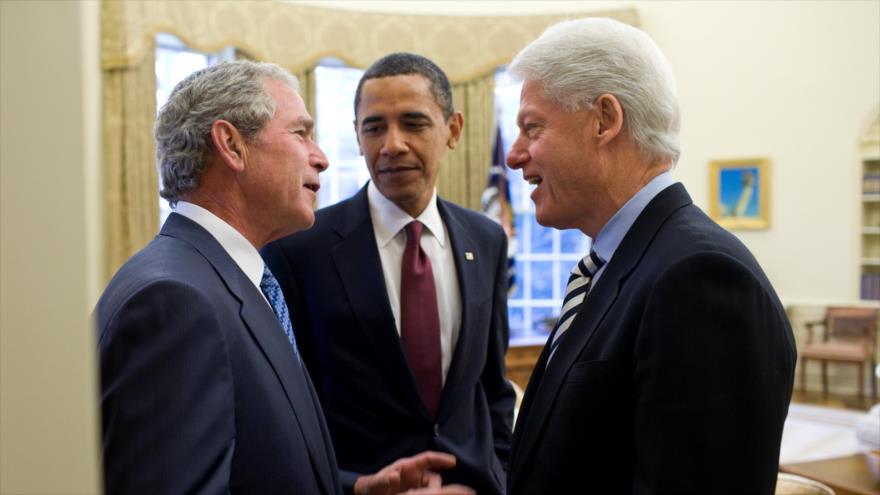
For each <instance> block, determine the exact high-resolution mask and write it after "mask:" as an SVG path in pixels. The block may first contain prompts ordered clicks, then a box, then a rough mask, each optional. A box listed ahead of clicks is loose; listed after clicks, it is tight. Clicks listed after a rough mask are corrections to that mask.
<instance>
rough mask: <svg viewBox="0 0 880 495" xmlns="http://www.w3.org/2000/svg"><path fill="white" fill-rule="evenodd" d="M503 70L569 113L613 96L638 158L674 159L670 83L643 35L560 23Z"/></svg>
mask: <svg viewBox="0 0 880 495" xmlns="http://www.w3.org/2000/svg"><path fill="white" fill-rule="evenodd" d="M508 70H509V71H510V72H511V73H512V74H514V75H515V76H518V77H520V78H523V79H531V80H535V81H537V82H538V83H539V84H540V85H541V89H542V92H543V94H544V96H545V97H547V98H549V99H551V100H552V101H554V102H556V103H557V104H559V105H561V106H562V107H564V108H566V109H567V110H569V111H572V112H573V111H577V110H582V109H589V108H591V107H592V103H593V102H594V101H595V99H596V98H597V97H599V96H600V95H602V94H605V93H608V94H612V95H614V96H615V97H616V98H617V100H618V101H619V102H620V105H621V106H622V107H623V115H624V128H625V129H627V130H628V132H629V134H630V136H631V137H632V138H633V140H634V141H635V142H636V145H637V146H638V147H639V151H640V153H641V155H642V157H643V158H645V159H647V160H649V161H653V160H657V159H659V160H672V163H675V162H677V161H678V157H679V154H680V153H681V145H680V143H679V140H678V132H679V129H680V127H681V115H680V113H679V108H678V96H677V95H676V91H675V79H674V77H673V75H672V69H671V67H670V66H669V62H668V61H667V60H666V57H664V56H663V53H662V52H661V51H660V49H659V48H658V47H657V45H656V44H655V43H654V41H653V40H652V39H651V38H650V37H649V36H648V35H647V34H646V33H645V32H644V31H641V30H639V29H636V28H634V27H632V26H628V25H626V24H623V23H621V22H618V21H615V20H612V19H605V18H588V19H578V20H572V21H565V22H560V23H559V24H555V25H553V26H550V27H549V28H547V30H546V31H544V33H543V34H542V35H541V36H540V37H539V38H538V39H537V40H535V41H534V42H532V43H531V44H529V45H528V46H527V47H525V48H524V49H523V50H522V51H521V52H520V53H519V54H518V55H517V56H516V58H514V60H513V63H512V64H511V65H510V67H509V69H508Z"/></svg>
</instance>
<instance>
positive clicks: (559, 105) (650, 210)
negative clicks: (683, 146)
mask: <svg viewBox="0 0 880 495" xmlns="http://www.w3.org/2000/svg"><path fill="white" fill-rule="evenodd" d="M510 71H511V72H512V73H513V74H514V75H517V76H519V77H521V78H522V79H523V80H524V84H523V88H522V95H521V100H520V110H519V114H518V117H517V123H518V126H519V128H520V134H519V136H518V138H517V140H516V142H515V143H514V144H513V146H512V148H511V150H510V153H509V154H508V156H507V162H508V164H509V165H510V166H511V167H513V168H516V169H522V173H523V178H524V179H525V180H527V181H529V182H530V183H531V184H534V185H535V186H536V187H535V190H534V192H533V193H532V200H533V201H534V202H535V209H536V216H537V219H538V222H539V223H541V224H542V225H546V226H551V227H554V228H558V229H570V228H576V229H579V230H581V231H582V232H584V233H585V234H586V235H588V236H590V237H591V238H592V240H593V242H592V249H591V251H590V253H589V254H587V255H586V256H585V257H584V259H583V260H582V261H581V262H579V263H578V264H577V265H576V266H575V267H574V268H573V270H572V275H571V277H570V279H569V282H568V285H567V287H566V296H565V299H564V303H563V307H562V310H561V312H560V317H559V320H558V322H557V325H556V327H555V328H554V330H553V333H552V334H551V335H550V337H549V338H548V341H547V344H546V346H545V348H544V351H543V353H542V354H541V357H540V359H539V360H538V363H537V365H536V367H535V370H534V372H533V374H532V378H531V381H530V382H529V385H528V389H527V391H526V394H525V398H524V401H523V404H522V408H521V410H520V413H519V419H518V422H517V424H516V428H515V431H514V437H513V441H512V454H511V461H510V466H509V478H508V491H509V493H511V494H533V493H603V494H604V493H614V494H621V493H673V494H685V493H708V492H711V493H748V494H761V493H766V494H770V493H773V491H774V486H775V483H776V475H777V470H778V458H779V446H780V441H781V437H782V427H783V422H784V420H785V416H786V414H787V411H788V404H789V400H790V398H791V388H792V380H793V373H794V363H795V347H794V338H793V336H792V332H791V327H790V325H789V323H788V320H787V318H786V315H785V311H784V310H783V308H782V305H781V304H780V302H779V299H778V298H777V296H776V293H775V292H774V290H773V287H772V286H771V284H770V282H769V281H768V280H767V277H766V276H765V275H764V272H763V271H762V270H761V268H760V266H759V265H758V263H757V261H755V259H754V258H753V256H752V255H751V254H750V253H749V251H748V249H746V247H745V246H744V245H743V244H742V243H740V242H739V241H738V240H737V239H736V238H735V237H734V236H733V235H731V234H730V233H728V232H726V231H725V230H723V229H722V228H721V227H719V226H718V225H717V224H715V223H714V222H713V221H712V220H710V219H709V218H708V217H707V216H706V215H705V214H704V213H703V212H702V211H701V210H700V209H699V208H698V207H696V206H695V205H693V203H692V201H691V199H690V197H689V196H688V194H687V192H686V191H685V188H684V186H682V185H681V184H680V183H677V182H676V181H675V180H674V179H673V177H672V176H671V170H672V168H673V166H674V165H675V163H676V161H677V160H678V157H679V142H678V131H679V121H680V119H679V110H678V101H677V96H676V93H675V83H674V80H673V77H672V71H671V69H670V67H669V64H668V62H667V61H666V59H665V58H664V56H663V55H662V53H661V52H660V50H659V49H658V48H657V46H656V45H655V44H654V42H653V41H652V40H651V39H650V38H649V37H648V36H647V35H646V34H645V33H644V32H642V31H640V30H638V29H635V28H633V27H630V26H627V25H625V24H622V23H619V22H617V21H613V20H610V19H582V20H575V21H567V22H563V23H560V24H557V25H555V26H552V27H551V28H549V29H548V30H547V31H546V32H545V33H544V34H542V35H541V37H540V38H539V39H538V40H536V41H534V42H533V43H531V44H530V45H529V46H527V47H526V48H525V49H523V51H522V52H520V53H519V54H518V55H517V57H516V58H515V59H514V61H513V63H512V65H511V66H510ZM720 478H723V480H721V479H720Z"/></svg>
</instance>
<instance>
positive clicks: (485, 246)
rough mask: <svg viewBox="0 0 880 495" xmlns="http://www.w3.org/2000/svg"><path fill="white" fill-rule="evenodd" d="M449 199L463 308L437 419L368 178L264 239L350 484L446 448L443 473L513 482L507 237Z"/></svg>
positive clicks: (481, 483)
mask: <svg viewBox="0 0 880 495" xmlns="http://www.w3.org/2000/svg"><path fill="white" fill-rule="evenodd" d="M438 207H439V210H440V216H441V217H442V219H443V222H444V223H445V225H446V228H447V230H448V232H449V236H450V240H451V243H452V250H453V252H454V255H455V263H456V270H457V273H458V280H459V285H460V288H461V302H462V318H461V330H460V333H459V338H458V344H457V345H456V347H455V350H454V353H453V357H452V362H451V365H450V368H449V372H448V375H447V377H446V383H445V385H444V387H443V392H442V396H441V399H440V405H439V408H438V412H437V416H438V417H437V420H436V424H435V422H434V421H432V420H431V418H430V417H429V416H428V413H427V411H426V409H425V407H424V405H423V403H422V401H421V398H420V397H419V392H418V388H417V386H416V382H415V378H413V375H412V372H411V371H410V368H409V366H408V364H407V361H406V356H405V355H404V352H403V348H402V347H401V345H400V337H399V335H398V332H397V327H396V326H395V322H394V316H393V314H392V312H391V307H390V305H389V302H388V294H387V291H386V289H385V279H384V277H383V274H382V265H381V261H380V258H379V251H378V249H377V247H376V240H375V236H374V234H373V225H372V222H371V220H370V212H369V205H368V202H367V190H366V187H364V188H363V189H361V190H360V192H358V193H357V194H356V195H355V196H353V197H352V198H350V199H348V200H346V201H343V202H341V203H338V204H336V205H333V206H330V207H328V208H325V209H322V210H320V211H318V212H317V218H316V221H315V226H314V227H313V228H312V229H309V230H307V231H303V232H299V233H297V234H294V235H292V236H289V237H287V238H284V239H281V240H279V241H276V242H274V243H270V244H269V245H268V246H266V247H265V248H264V249H263V257H264V258H265V259H266V262H267V263H268V265H269V266H270V267H271V269H272V271H273V273H275V274H276V277H277V278H278V280H279V281H280V284H281V287H282V289H283V290H284V294H285V296H286V298H287V301H288V305H289V306H290V307H291V312H292V314H293V326H294V329H295V330H294V331H295V332H296V337H297V339H298V341H299V342H300V344H301V349H302V353H303V356H304V359H305V362H306V364H307V365H308V368H309V371H310V372H311V374H312V377H313V378H314V380H315V386H316V387H317V390H318V395H319V396H320V398H321V405H322V406H323V408H324V413H325V415H326V417H327V422H328V424H329V426H330V434H331V436H332V438H333V442H334V447H335V450H336V456H337V460H338V462H339V466H340V469H342V470H343V475H342V476H343V484H344V485H345V486H346V487H347V488H348V487H350V485H351V484H352V482H353V480H354V476H355V473H365V472H367V473H368V472H373V471H376V470H378V469H380V468H382V467H383V466H385V465H386V464H389V463H390V462H393V461H394V460H395V459H397V458H399V457H402V456H409V455H413V454H416V453H418V452H420V451H422V450H425V449H435V450H440V451H444V452H449V453H451V454H453V455H455V456H456V457H457V458H458V464H457V466H456V468H455V469H453V470H451V471H447V472H444V473H443V477H444V482H457V483H463V484H466V485H469V486H472V487H473V488H475V489H477V491H478V492H479V493H481V494H497V493H503V491H504V482H505V476H506V474H505V467H506V463H507V458H508V452H509V442H510V429H511V421H512V414H513V403H514V394H513V390H512V388H511V386H510V384H509V383H508V382H507V380H506V375H505V368H504V354H505V352H506V350H507V339H508V327H507V240H506V238H505V236H504V232H503V231H502V230H501V228H500V227H499V226H498V225H497V224H496V223H494V222H492V221H491V220H489V219H488V218H486V217H485V216H484V215H481V214H479V213H476V212H473V211H470V210H466V209H464V208H461V207H459V206H456V205H454V204H452V203H449V202H446V201H443V200H439V201H438ZM466 253H470V255H467V254H466ZM345 471H350V473H346V472H345Z"/></svg>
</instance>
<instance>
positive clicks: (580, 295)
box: [547, 250, 605, 364]
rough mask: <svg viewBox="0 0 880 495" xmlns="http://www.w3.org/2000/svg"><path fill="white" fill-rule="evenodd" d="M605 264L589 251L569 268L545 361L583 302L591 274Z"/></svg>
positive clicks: (553, 350)
mask: <svg viewBox="0 0 880 495" xmlns="http://www.w3.org/2000/svg"><path fill="white" fill-rule="evenodd" d="M604 264H605V260H603V259H602V258H600V257H599V255H597V254H596V252H595V251H592V250H591V251H590V254H588V255H587V256H584V258H583V259H582V260H580V261H578V264H577V265H575V267H574V268H572V270H571V276H570V277H569V278H568V285H567V286H566V287H565V299H563V300H562V310H560V311H559V319H558V320H556V328H555V329H554V333H553V340H552V342H550V356H549V357H548V358H547V363H548V364H549V363H550V360H551V359H553V353H554V352H556V347H557V346H558V345H559V339H560V338H561V337H562V335H563V334H564V333H565V331H566V330H568V327H570V326H571V322H572V320H574V317H575V315H576V314H577V312H578V309H580V306H581V303H583V302H584V299H585V298H586V297H587V292H589V291H590V282H591V281H592V280H593V275H595V274H596V272H597V271H599V268H602V265H604Z"/></svg>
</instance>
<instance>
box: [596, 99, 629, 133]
mask: <svg viewBox="0 0 880 495" xmlns="http://www.w3.org/2000/svg"><path fill="white" fill-rule="evenodd" d="M593 111H594V112H595V113H596V138H597V139H598V140H599V143H601V144H607V143H610V142H611V141H613V140H614V138H615V137H617V136H618V134H620V131H621V130H622V129H623V107H622V106H620V101H618V100H617V97H615V96H614V95H611V94H608V93H605V94H602V95H599V97H598V98H596V100H595V101H594V102H593Z"/></svg>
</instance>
